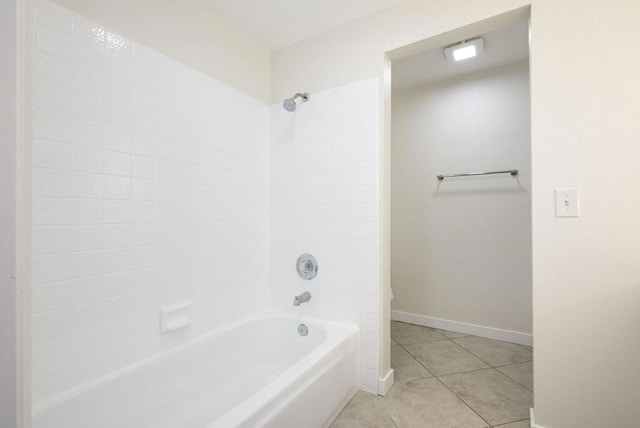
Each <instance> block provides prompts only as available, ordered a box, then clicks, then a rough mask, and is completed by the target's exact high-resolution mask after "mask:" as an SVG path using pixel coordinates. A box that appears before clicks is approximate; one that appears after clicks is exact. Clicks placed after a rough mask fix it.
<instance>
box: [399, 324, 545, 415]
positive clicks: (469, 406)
mask: <svg viewBox="0 0 640 428" xmlns="http://www.w3.org/2000/svg"><path fill="white" fill-rule="evenodd" d="M425 328H429V327H425ZM443 336H444V335H443ZM469 336H471V337H478V336H473V335H469ZM456 339H458V338H456ZM394 340H395V339H394ZM447 340H449V341H451V342H453V343H455V344H456V345H457V346H459V347H460V348H461V349H463V350H464V351H466V352H468V353H469V354H471V355H472V356H474V357H476V358H478V359H479V360H480V361H482V362H483V363H485V364H486V365H487V366H488V367H485V368H480V369H473V370H469V371H462V372H456V373H449V374H445V375H434V374H433V373H431V371H429V369H427V367H426V366H425V365H424V364H422V363H421V362H420V360H418V359H417V358H416V357H415V356H414V355H413V354H412V353H411V352H409V350H407V349H406V348H405V347H404V345H402V344H400V343H398V342H396V343H398V346H400V347H401V348H402V349H403V350H404V351H405V352H407V353H408V354H409V355H410V356H411V357H412V358H413V359H414V360H415V361H416V362H417V363H418V364H420V365H421V366H422V367H423V368H424V369H425V370H426V371H427V372H428V373H430V374H431V375H432V376H433V377H434V378H435V379H437V380H438V382H440V383H441V384H442V385H443V386H444V387H445V388H447V390H449V391H450V392H451V393H452V394H453V395H454V396H455V397H457V398H458V399H459V400H460V401H462V402H463V403H464V404H465V405H466V406H467V407H468V408H469V409H471V410H472V411H473V412H474V413H475V414H476V415H477V416H478V417H479V418H480V419H481V420H482V421H483V422H485V423H486V424H487V426H488V427H495V426H494V425H491V424H490V423H489V422H487V421H486V420H485V419H484V418H483V417H482V416H480V414H479V413H478V412H477V411H476V410H475V409H474V408H473V407H471V405H470V404H469V403H467V402H466V401H465V400H464V399H463V398H462V397H460V396H459V395H458V394H456V393H455V392H454V391H453V390H451V388H449V387H448V386H447V385H446V384H445V383H444V382H443V381H442V379H441V377H444V376H450V375H455V374H459V373H471V372H477V371H482V370H494V371H496V372H497V373H499V374H501V375H502V376H504V377H505V378H506V379H507V380H508V381H511V382H513V383H515V384H516V385H518V386H521V387H522V388H524V389H525V390H527V391H529V392H533V391H531V390H530V389H528V388H526V387H525V386H524V385H522V384H520V383H519V382H517V381H516V380H514V379H512V378H511V377H509V376H508V375H507V374H505V373H502V372H501V371H500V370H498V368H497V367H506V366H512V365H517V364H524V363H529V362H531V361H523V362H521V363H513V364H506V365H502V366H497V367H496V366H493V365H491V364H489V363H488V362H486V361H485V360H483V359H482V358H480V357H478V356H477V355H475V354H474V353H473V352H471V351H470V350H468V349H466V348H464V347H463V346H462V345H460V344H459V343H456V342H455V341H454V339H450V338H447ZM434 342H441V340H437V341H434ZM422 343H433V342H422ZM506 343H510V342H506ZM407 345H417V344H407ZM515 345H517V344H515ZM518 346H520V345H518ZM523 349H524V348H523ZM424 379H429V378H424ZM526 420H528V419H521V420H518V421H512V422H506V424H510V423H514V422H521V421H526ZM502 425H504V424H502Z"/></svg>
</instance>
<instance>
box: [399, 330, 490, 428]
mask: <svg viewBox="0 0 640 428" xmlns="http://www.w3.org/2000/svg"><path fill="white" fill-rule="evenodd" d="M448 340H450V341H452V342H453V340H452V339H448ZM400 346H401V347H402V349H404V346H402V345H400ZM404 350H405V351H406V352H407V353H408V354H409V355H411V358H413V359H414V360H415V361H416V362H417V363H418V364H420V365H421V366H422V367H423V368H424V369H425V370H426V371H427V373H430V374H431V375H432V376H433V378H434V379H436V380H437V381H438V382H440V384H441V385H443V386H444V387H445V388H446V389H447V391H449V392H451V393H452V394H453V396H454V397H456V398H457V399H458V400H460V401H461V402H462V403H463V404H464V405H465V406H467V407H468V408H469V409H471V411H472V412H473V413H475V414H476V415H477V416H478V417H479V418H480V420H482V422H484V423H485V424H487V427H491V424H490V423H489V422H488V421H486V420H485V419H484V418H483V417H482V416H480V414H479V413H478V412H476V410H475V409H474V408H473V407H471V406H470V405H469V403H467V402H466V401H464V400H463V399H462V397H460V396H459V395H458V394H456V393H455V392H454V391H453V390H451V388H449V387H448V386H447V385H446V384H445V383H444V382H443V381H442V380H441V379H440V377H439V376H437V375H435V374H433V373H431V372H430V371H429V369H428V368H426V367H425V365H424V364H422V362H420V360H418V359H417V358H416V357H415V356H414V355H413V354H412V353H411V352H409V351H407V350H406V349H404ZM482 370H486V368H485V369H482ZM474 371H475V370H474ZM452 374H455V373H452Z"/></svg>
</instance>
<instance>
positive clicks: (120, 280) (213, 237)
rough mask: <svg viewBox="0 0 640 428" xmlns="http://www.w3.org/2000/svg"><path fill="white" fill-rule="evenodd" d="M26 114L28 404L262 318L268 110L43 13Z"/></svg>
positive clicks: (73, 20) (95, 29)
mask: <svg viewBox="0 0 640 428" xmlns="http://www.w3.org/2000/svg"><path fill="white" fill-rule="evenodd" d="M33 104H34V111H33V115H34V130H33V133H34V140H33V153H34V155H33V243H32V245H33V258H32V264H33V265H32V272H33V399H34V402H35V401H37V400H39V399H41V398H44V397H48V396H51V395H53V394H55V393H57V392H60V391H62V390H65V389H67V388H69V387H72V386H75V385H78V384H81V383H84V382H86V381H88V380H91V379H93V378H96V377H98V376H100V375H103V374H105V373H108V372H110V371H113V370H115V369H118V368H120V367H123V366H126V365H128V364H130V363H133V362H134V361H137V360H140V359H143V358H145V357H148V356H151V355H153V354H156V353H158V352H160V351H163V350H167V349H170V348H173V347H176V346H178V345H180V344H182V343H184V342H186V341H188V340H189V339H190V338H193V337H195V336H198V335H201V334H203V333H206V332H208V331H210V330H212V329H215V328H218V327H220V326H222V325H224V324H228V323H230V322H233V321H235V320H238V319H241V318H243V317H245V316H248V315H250V314H253V313H255V312H256V311H259V310H261V309H263V308H266V306H267V305H268V279H269V278H268V263H269V260H268V208H267V202H268V185H267V181H268V180H267V178H268V176H267V167H268V165H267V160H268V156H267V148H268V123H267V121H268V107H267V106H266V105H264V104H263V103H261V102H258V101H256V100H254V99H252V98H250V97H249V96H246V95H244V94H242V93H240V92H238V91H236V90H234V89H231V88H229V87H227V86H225V85H223V84H221V83H219V82H217V81H216V80H214V79H211V78H209V77H207V76H205V75H203V74H200V73H198V72H196V71H194V70H192V69H189V68H187V67H185V66H183V65H181V64H179V63H177V62H175V61H173V60H171V59H170V58H167V57H164V56H162V55H160V54H158V53H156V52H155V51H153V50H151V49H149V48H147V47H145V46H142V45H140V44H137V43H134V42H132V41H130V40H128V39H126V38H124V37H122V36H120V35H118V34H116V33H114V32H112V31H110V30H109V29H107V28H103V27H101V26H100V25H97V24H95V23H93V22H90V21H88V20H87V19H85V18H84V17H82V16H80V15H78V14H75V13H72V12H70V11H68V10H66V9H64V8H61V7H59V6H57V5H56V4H55V3H52V2H49V1H39V2H38V3H37V21H36V41H35V52H34V76H33ZM248 264H250V265H251V269H247V268H246V266H247V265H248ZM185 300H190V301H191V302H193V304H192V307H191V310H190V314H189V316H190V317H191V318H192V319H193V324H192V326H190V327H189V328H187V329H185V330H182V331H177V332H175V333H173V334H171V335H164V336H161V335H159V333H158V311H159V308H160V307H162V306H166V305H171V304H174V303H176V302H179V301H185Z"/></svg>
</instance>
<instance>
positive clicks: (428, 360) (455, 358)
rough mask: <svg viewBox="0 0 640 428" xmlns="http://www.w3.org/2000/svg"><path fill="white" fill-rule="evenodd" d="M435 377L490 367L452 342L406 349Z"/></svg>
mask: <svg viewBox="0 0 640 428" xmlns="http://www.w3.org/2000/svg"><path fill="white" fill-rule="evenodd" d="M404 348H405V349H406V350H407V351H408V352H409V353H410V354H411V355H413V356H414V357H415V358H416V359H417V360H418V361H420V363H422V365H423V366H425V367H426V368H427V370H429V371H430V372H431V373H432V374H434V375H435V376H440V375H445V374H451V373H460V372H466V371H470V370H477V369H483V368H487V367H489V366H488V365H486V364H485V363H484V362H482V361H481V360H480V359H478V358H477V357H475V356H473V355H472V354H470V353H469V352H467V351H465V350H464V349H462V348H461V347H459V346H458V345H456V344H455V343H453V342H452V341H450V340H443V341H439V342H431V343H419V344H416V345H405V347H404Z"/></svg>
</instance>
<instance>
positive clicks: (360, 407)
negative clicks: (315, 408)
mask: <svg viewBox="0 0 640 428" xmlns="http://www.w3.org/2000/svg"><path fill="white" fill-rule="evenodd" d="M331 428H395V424H394V423H393V421H392V420H391V417H390V416H389V415H388V414H387V412H386V410H385V408H384V407H383V404H382V397H379V396H377V395H375V394H370V393H368V392H363V391H358V392H357V393H356V395H355V396H354V397H353V398H352V399H351V401H350V402H349V404H347V406H346V407H345V408H344V410H343V411H342V412H341V413H340V415H338V417H337V418H336V420H335V421H333V424H331Z"/></svg>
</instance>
